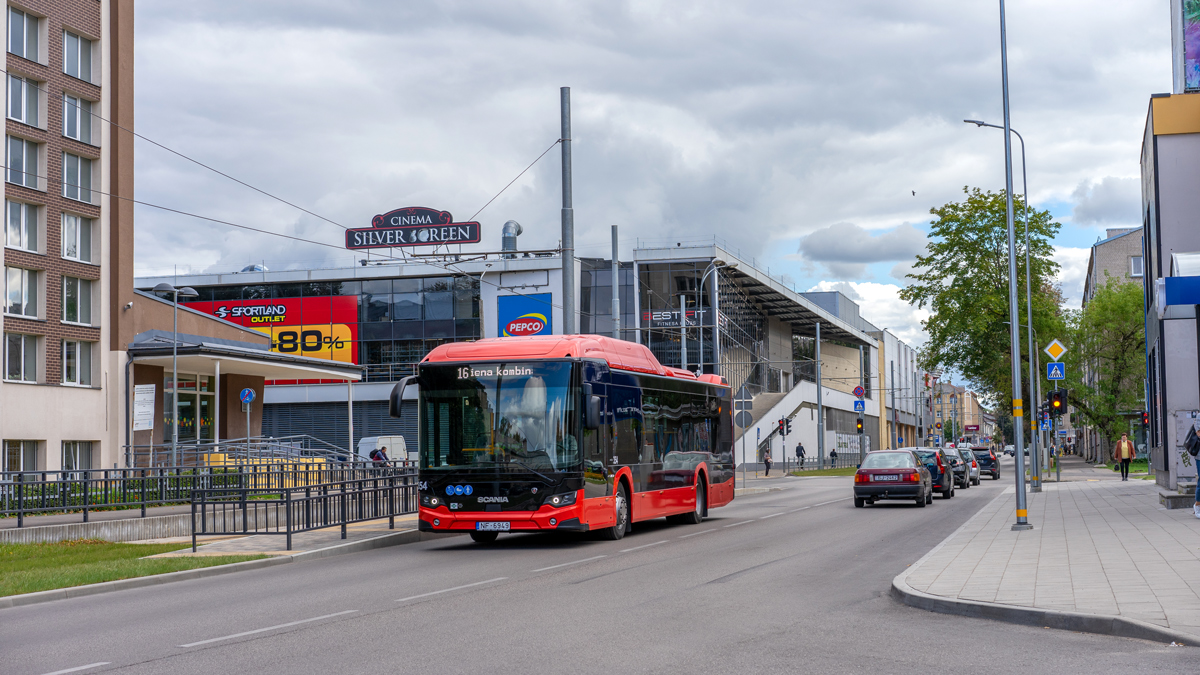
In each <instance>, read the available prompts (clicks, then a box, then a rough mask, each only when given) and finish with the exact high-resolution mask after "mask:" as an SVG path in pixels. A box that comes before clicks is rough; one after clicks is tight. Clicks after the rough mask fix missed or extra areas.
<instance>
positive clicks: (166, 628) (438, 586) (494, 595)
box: [0, 470, 1200, 675]
mask: <svg viewBox="0 0 1200 675" xmlns="http://www.w3.org/2000/svg"><path fill="white" fill-rule="evenodd" d="M1011 476H1012V472H1011V470H1009V471H1008V472H1007V473H1006V476H1005V479H1004V480H1003V481H1001V482H999V483H993V482H991V481H988V480H986V479H985V480H984V481H983V484H982V485H981V486H979V487H973V488H971V489H969V490H965V491H963V490H960V491H959V492H958V494H957V496H956V497H954V498H953V499H951V500H947V501H943V500H941V499H940V498H935V499H934V503H933V504H932V505H931V506H928V507H926V508H923V509H921V508H916V507H914V506H913V505H912V504H911V503H907V502H904V503H901V502H896V503H887V502H884V503H881V504H880V505H877V506H875V507H868V508H865V509H855V508H854V507H853V503H852V502H851V500H850V493H851V482H850V480H851V479H849V478H810V479H804V480H799V481H792V482H791V483H790V485H791V486H792V487H791V488H790V489H788V490H785V491H783V492H774V493H770V494H766V495H756V496H751V497H742V498H739V499H737V500H736V501H735V502H734V504H732V505H731V506H728V507H725V508H721V509H715V510H713V512H712V514H711V516H710V518H709V519H708V520H706V521H705V522H704V523H702V524H700V525H691V526H689V525H668V524H667V523H666V522H665V521H658V522H653V523H647V524H641V523H639V524H638V525H637V526H635V531H634V532H633V533H632V534H631V535H630V536H627V537H626V538H625V539H623V540H621V541H617V542H607V541H598V540H592V539H582V538H575V537H556V536H548V535H519V536H515V535H511V536H501V538H500V540H499V541H497V542H496V544H495V545H493V546H479V545H476V544H473V543H472V542H471V541H470V540H469V539H468V538H466V537H454V538H447V539H440V540H435V541H429V542H424V543H421V544H414V545H408V546H397V547H392V548H386V549H378V550H375V551H370V552H366V553H359V554H354V555H346V556H341V557H336V558H329V559H325V560H318V561H313V562H304V563H296V564H291V565H283V566H280V567H274V568H270V569H264V570H257V571H250V572H244V573H238V574H232V575H227V576H219V577H213V578H209V579H198V580H194V581H186V582H179V583H173V584H168V585H164V586H160V587H157V588H143V589H135V590H129V591H122V592H118V593H110V594H104V595H98V596H91V597H84V598H75V599H71V600H64V601H59V602H53V603H46V604H42V605H34V606H29V607H18V608H14V609H7V610H0V673H5V674H6V675H25V674H30V675H36V674H39V673H53V672H60V673H61V672H68V669H73V668H80V667H83V666H88V665H92V664H101V663H106V664H108V665H98V666H95V667H93V668H90V669H84V670H76V671H74V672H79V673H93V672H107V671H119V672H122V673H172V674H180V675H186V674H191V673H196V674H197V675H201V674H202V675H212V674H213V673H231V672H245V673H281V672H285V673H289V674H292V673H347V674H349V673H406V672H412V673H468V672H475V673H483V672H486V673H507V672H512V673H530V672H538V673H592V672H594V673H606V674H611V673H625V672H653V673H660V672H661V673H676V672H693V673H708V672H736V673H738V675H745V674H748V673H782V672H800V673H916V672H922V673H923V672H931V671H932V672H981V673H1010V672H1011V673H1022V675H1028V674H1029V673H1046V672H1055V673H1088V674H1089V675H1094V674H1095V673H1130V672H1134V671H1137V672H1171V673H1194V672H1197V671H1198V670H1200V650H1196V649H1192V648H1172V647H1166V646H1164V645H1161V644H1156V643H1151V642H1145V641H1139V640H1130V639H1124V638H1112V637H1102V636H1096V635H1087V634H1079V633H1070V632H1065V631H1058V630H1051V629H1042V628H1033V627H1023V626H1014V625H1010V624H1003V623H995V622H991V621H987V620H981V619H966V618H961V617H954V616H946V615H940V614H933V613H929V612H925V611H922V610H917V609H912V608H909V607H906V606H904V605H901V604H900V603H898V602H897V601H895V600H894V599H892V598H891V597H890V595H889V594H888V590H889V588H890V584H891V580H892V577H894V576H895V575H896V574H898V573H899V572H900V571H902V570H903V569H904V568H905V566H906V565H908V564H910V563H912V562H914V561H916V560H917V559H918V558H920V557H921V556H922V555H924V554H925V553H926V552H928V551H929V550H930V549H931V548H933V547H934V546H936V545H937V544H938V543H939V542H941V541H942V539H944V538H945V537H946V536H947V535H949V534H950V533H951V532H953V531H954V530H955V529H956V528H957V527H958V526H959V525H961V524H962V523H963V522H965V521H966V519H967V518H968V517H969V516H970V515H971V514H973V513H974V512H975V511H976V510H977V509H979V508H980V507H981V506H983V505H984V504H985V503H987V502H988V501H990V500H991V499H993V498H995V497H996V496H997V495H998V494H999V492H1000V489H1001V488H1002V487H1005V486H1007V485H1009V484H1010V480H1011Z"/></svg>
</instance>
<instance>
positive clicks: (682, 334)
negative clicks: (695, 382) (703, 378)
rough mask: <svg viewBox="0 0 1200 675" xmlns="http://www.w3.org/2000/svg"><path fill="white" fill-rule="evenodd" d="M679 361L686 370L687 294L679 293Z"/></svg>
mask: <svg viewBox="0 0 1200 675" xmlns="http://www.w3.org/2000/svg"><path fill="white" fill-rule="evenodd" d="M679 363H680V366H679V367H680V368H683V369H684V370H687V296H686V295H684V294H683V293H680V294H679Z"/></svg>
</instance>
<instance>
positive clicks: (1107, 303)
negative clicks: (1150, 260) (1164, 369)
mask: <svg viewBox="0 0 1200 675" xmlns="http://www.w3.org/2000/svg"><path fill="white" fill-rule="evenodd" d="M1142 301H1143V298H1142V285H1141V284H1140V283H1131V282H1128V281H1126V280H1125V279H1120V278H1114V277H1109V279H1108V281H1107V282H1106V283H1105V284H1104V285H1103V286H1100V287H1098V288H1097V289H1096V294H1095V295H1094V296H1092V299H1091V300H1089V301H1088V303H1087V306H1086V307H1084V308H1083V310H1082V311H1078V312H1071V313H1070V315H1069V317H1068V318H1069V332H1068V335H1069V338H1068V340H1069V342H1068V343H1067V346H1068V348H1069V350H1070V351H1068V352H1067V353H1066V355H1065V358H1064V361H1065V362H1066V364H1067V379H1066V381H1065V386H1066V387H1067V389H1068V390H1069V395H1068V400H1069V401H1070V403H1071V405H1072V406H1074V407H1075V412H1076V413H1077V414H1078V415H1080V416H1081V417H1082V418H1083V420H1084V421H1085V422H1086V423H1087V424H1088V425H1090V426H1093V427H1095V428H1096V430H1097V431H1099V432H1100V436H1101V437H1102V438H1103V439H1104V443H1105V445H1107V446H1111V445H1113V444H1114V443H1115V442H1116V439H1117V438H1118V437H1120V435H1121V432H1122V431H1128V428H1129V421H1128V419H1127V416H1128V415H1129V414H1130V413H1135V412H1138V411H1140V410H1142V409H1143V408H1144V407H1145V378H1146V325H1145V318H1146V316H1145V309H1144V307H1143V304H1142Z"/></svg>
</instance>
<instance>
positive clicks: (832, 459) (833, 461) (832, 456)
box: [829, 450, 837, 469]
mask: <svg viewBox="0 0 1200 675" xmlns="http://www.w3.org/2000/svg"><path fill="white" fill-rule="evenodd" d="M829 468H831V469H836V468H837V450H830V451H829Z"/></svg>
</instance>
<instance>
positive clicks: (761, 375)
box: [136, 208, 928, 461]
mask: <svg viewBox="0 0 1200 675" xmlns="http://www.w3.org/2000/svg"><path fill="white" fill-rule="evenodd" d="M398 213H410V214H411V213H416V214H418V215H419V214H422V213H428V214H441V219H440V220H435V222H437V223H438V224H437V225H433V226H432V227H427V228H425V230H424V231H423V230H422V228H421V227H419V226H417V225H409V224H404V225H399V224H398V220H399V219H398V217H397V216H396V215H395V214H398ZM418 220H419V219H418ZM451 220H452V219H451V218H450V217H449V214H448V213H446V212H439V211H436V210H432V209H421V208H413V209H397V210H395V211H392V212H389V213H387V214H384V215H382V216H377V217H376V218H375V221H374V225H373V227H372V228H363V229H361V230H351V231H350V232H348V233H347V247H348V248H360V246H359V245H361V244H366V245H367V246H370V247H371V248H373V249H375V252H374V253H371V252H370V251H360V253H361V254H362V256H361V258H360V259H358V260H357V263H358V264H357V265H354V266H351V267H341V268H320V269H288V270H279V269H274V270H269V269H266V268H265V267H264V266H261V265H252V266H250V267H248V268H246V269H244V270H242V271H238V272H234V271H230V272H229V273H220V274H195V275H186V276H178V277H173V276H172V277H145V278H139V279H137V280H136V286H137V288H139V289H150V288H153V287H154V286H155V285H157V284H159V283H163V282H167V283H172V284H174V285H175V286H177V287H183V286H189V287H191V288H194V289H195V290H196V291H197V292H198V293H199V297H197V298H195V299H193V300H191V301H189V302H188V303H187V305H186V307H187V308H188V309H190V310H195V311H199V312H203V313H206V314H209V315H212V316H214V317H218V318H220V319H223V320H225V321H228V322H233V323H235V324H239V325H241V326H243V327H246V328H249V329H252V330H256V331H259V332H261V333H263V334H266V335H269V336H270V338H271V349H272V350H273V351H276V352H280V353H284V354H294V355H300V356H305V357H312V358H317V359H326V360H328V361H332V362H336V363H337V364H338V365H339V366H343V365H355V366H357V367H359V368H360V370H361V373H362V380H361V381H360V382H359V383H357V384H354V385H353V386H352V387H348V386H347V385H346V384H345V383H344V382H342V381H321V380H313V379H304V380H274V381H268V382H267V385H268V386H267V387H266V391H265V394H264V400H263V412H262V415H263V418H262V432H263V433H264V434H266V435H272V436H285V435H295V434H307V435H311V436H313V437H316V438H320V439H322V440H325V441H326V442H329V443H333V444H335V445H338V446H341V447H345V445H346V444H347V442H349V440H350V439H351V438H354V439H361V438H364V437H368V436H384V435H403V436H405V438H406V440H407V442H408V443H409V444H410V445H414V446H415V441H416V429H417V423H416V401H415V397H416V388H415V387H409V388H408V389H407V390H406V396H408V397H409V399H408V400H406V401H405V402H404V405H403V415H402V417H400V418H397V419H393V418H390V417H389V416H388V414H387V399H388V395H389V393H390V391H391V389H392V386H393V383H394V382H396V381H397V380H398V379H399V378H402V377H404V376H406V375H410V374H412V373H414V372H415V370H416V367H417V364H418V363H419V362H420V361H421V359H422V358H424V357H425V355H426V354H428V353H429V351H430V350H432V349H433V348H434V347H436V346H438V345H440V344H443V343H446V342H454V341H466V340H477V339H480V338H490V337H498V336H505V335H536V334H562V333H563V332H564V324H563V314H562V306H563V283H562V279H563V271H562V270H563V265H562V262H563V261H562V258H561V256H560V254H559V252H557V251H522V250H519V249H518V247H517V246H516V237H515V236H512V237H509V238H506V241H505V248H504V250H498V249H499V248H500V247H499V246H497V244H499V243H500V236H498V235H499V234H500V233H499V232H494V233H492V236H490V237H488V238H489V239H491V240H492V242H493V243H491V244H490V245H489V244H487V243H480V242H482V241H483V239H484V237H483V235H484V234H487V233H486V232H484V233H481V232H480V231H479V228H480V226H479V224H478V223H468V224H461V225H469V226H471V229H470V230H468V229H462V230H461V231H457V230H456V229H455V227H448V226H456V225H460V224H456V223H452V222H451ZM393 226H395V227H393ZM447 232H449V233H450V234H447ZM510 234H511V232H510ZM453 236H457V238H456V239H455V238H452V237H453ZM441 242H444V244H443V245H440V246H439V245H436V244H438V243H441ZM388 244H393V245H399V246H402V247H405V248H382V247H383V246H386V245H388ZM361 248H365V246H362V247H361ZM381 248H382V251H383V255H381V254H380V252H379V251H380V249H381ZM450 249H453V252H450ZM464 249H465V250H464ZM470 249H478V251H473V250H470ZM401 251H405V253H401ZM414 251H417V252H418V253H413V252H414ZM576 263H577V264H576V266H575V274H574V279H572V283H573V284H574V286H575V297H576V298H577V300H576V304H577V307H578V326H577V331H578V332H580V333H597V334H603V335H613V332H614V322H613V315H612V293H613V288H614V283H613V281H614V280H613V267H612V262H611V260H601V259H588V258H582V259H577V260H576ZM616 287H617V289H618V290H619V299H620V329H619V334H620V337H622V338H623V339H627V340H632V341H637V342H640V343H643V344H645V345H647V346H648V347H650V349H651V350H652V351H653V352H654V354H655V355H656V356H657V357H658V359H659V360H660V361H661V362H662V363H663V364H665V365H670V366H677V367H678V366H683V367H687V368H690V369H692V370H697V369H702V370H703V371H704V372H708V373H713V372H715V373H719V374H721V375H723V376H724V377H725V378H726V379H727V380H728V381H729V382H730V383H731V384H732V385H733V386H734V387H735V388H740V387H741V386H743V385H745V386H746V387H747V388H749V389H750V390H751V392H752V393H754V394H758V395H766V396H759V397H757V398H756V399H755V416H756V418H761V419H756V420H755V426H753V427H750V428H749V429H748V432H747V433H748V434H749V435H748V436H747V438H749V439H756V438H757V439H766V438H768V437H770V436H771V435H772V432H773V431H774V429H775V427H776V426H777V423H778V419H777V418H779V417H788V418H791V419H793V420H794V423H795V424H798V427H799V429H796V426H795V425H794V426H793V434H799V435H798V437H797V436H793V437H791V438H790V439H788V441H787V445H788V446H789V448H788V452H789V454H790V453H791V452H792V448H794V446H795V442H796V441H797V440H802V441H803V442H804V444H805V446H806V448H811V449H814V450H815V448H816V445H817V444H816V434H817V424H816V399H817V396H816V385H815V379H816V368H815V367H814V362H813V357H814V355H815V342H816V338H817V331H818V325H819V331H820V341H821V347H820V348H821V356H822V359H821V360H822V363H823V364H824V365H823V371H822V381H823V385H824V386H823V389H822V403H823V407H824V408H825V416H826V432H827V433H828V434H830V435H829V436H827V439H828V441H827V445H830V443H834V442H851V441H853V442H855V443H856V442H857V441H854V440H853V439H849V440H847V439H838V438H835V437H834V436H833V434H853V433H854V432H855V429H856V420H857V417H858V416H859V415H860V414H861V415H863V416H864V419H865V426H866V435H867V436H868V437H869V438H870V440H869V441H868V442H869V443H870V444H871V447H873V448H878V447H883V446H885V445H888V444H889V439H891V441H890V443H891V444H895V443H897V442H900V443H901V444H906V445H912V444H915V443H914V441H917V439H922V438H923V436H924V434H925V425H924V417H923V414H922V410H923V409H924V407H927V406H925V405H924V403H925V402H926V401H927V399H928V397H927V396H926V395H925V392H924V391H919V387H918V386H917V382H918V380H919V377H918V373H916V372H915V370H914V368H915V359H908V358H906V359H905V360H904V361H903V365H902V366H901V372H900V373H898V374H897V375H895V382H896V383H897V384H891V383H890V382H891V380H889V378H891V377H893V376H892V375H890V374H889V373H888V372H885V370H886V363H887V362H888V359H887V355H886V354H885V353H884V351H883V350H884V344H885V343H886V342H887V340H885V339H884V337H885V336H884V334H883V333H882V332H881V331H879V329H877V328H875V327H874V326H872V325H871V324H870V323H868V322H867V321H865V320H863V319H862V318H861V317H860V316H859V315H858V307H857V305H855V304H854V303H853V302H851V301H850V300H849V299H848V298H846V297H845V296H844V295H841V294H838V293H832V294H831V293H817V294H811V295H806V294H804V293H798V292H796V291H795V290H794V289H793V288H791V287H790V286H788V285H786V284H785V283H784V282H782V281H780V280H778V279H775V278H773V277H771V276H769V275H768V274H767V273H765V272H764V271H762V270H760V269H758V268H757V266H756V265H755V264H754V261H753V260H748V259H745V258H743V257H742V256H740V255H739V252H738V251H736V250H731V248H730V247H728V246H725V245H723V244H720V243H717V242H713V241H709V242H704V243H699V244H697V243H691V244H684V243H682V242H681V243H679V244H677V245H674V246H665V247H640V248H637V249H635V250H634V252H633V259H632V260H626V261H621V262H620V264H619V271H618V273H617V280H616ZM681 303H682V304H681ZM681 307H682V313H683V314H684V315H685V316H686V322H685V323H686V325H685V326H684V327H683V328H681V326H680V324H681V321H680V316H681ZM887 335H888V336H890V333H889V334H887ZM891 339H892V341H893V342H895V340H894V336H893V337H892V338H891ZM900 344H902V343H900ZM906 348H907V347H906ZM892 360H893V361H894V360H895V357H893V359H892ZM881 378H882V379H881ZM860 385H861V386H863V387H864V389H865V396H864V397H862V399H861V401H860V405H861V407H862V408H864V409H863V410H862V412H861V413H860V412H857V411H856V410H855V407H856V406H855V401H856V400H859V399H858V398H857V397H855V396H854V394H853V391H854V389H855V387H857V386H860ZM885 389H886V390H887V391H888V392H889V393H892V392H893V391H894V390H895V391H898V392H900V393H899V396H898V398H897V399H896V402H895V408H896V409H897V411H898V414H897V415H896V416H895V421H896V424H897V426H896V427H895V428H893V426H892V423H893V415H892V409H891V408H888V409H887V410H886V412H885V414H884V415H883V416H882V417H883V420H881V411H880V405H881V400H882V398H883V397H881V396H880V395H879V394H880V392H881V391H882V390H885ZM351 397H352V398H351ZM348 399H350V400H349V401H348ZM348 402H352V406H353V413H352V416H353V420H354V422H353V424H354V428H353V430H351V429H350V428H349V420H350V417H351V416H350V415H348V414H347V407H348V406H347V403H348ZM884 405H887V406H891V405H892V401H891V400H888V401H887V402H886V403H885V404H884ZM197 414H199V411H197ZM210 427H211V424H206V423H205V421H204V420H196V421H195V423H192V424H188V425H187V428H189V429H196V430H197V433H199V434H200V435H201V440H203V433H204V431H203V430H204V429H206V428H210ZM907 429H911V431H906V430H907ZM351 432H352V433H353V436H351ZM897 434H900V435H899V436H898V435H897ZM905 435H907V436H908V438H907V439H905V438H904V436H905ZM918 442H919V441H918ZM768 443H769V442H768ZM881 443H882V444H883V445H881ZM784 445H785V444H784V441H783V439H779V440H778V441H777V442H775V443H774V445H773V446H772V452H773V453H774V454H775V456H776V458H777V459H779V458H780V457H781V456H782V453H783V452H784V450H785V447H784ZM750 447H751V450H750V452H751V453H753V447H754V446H753V445H751V446H750ZM751 461H753V460H751Z"/></svg>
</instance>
